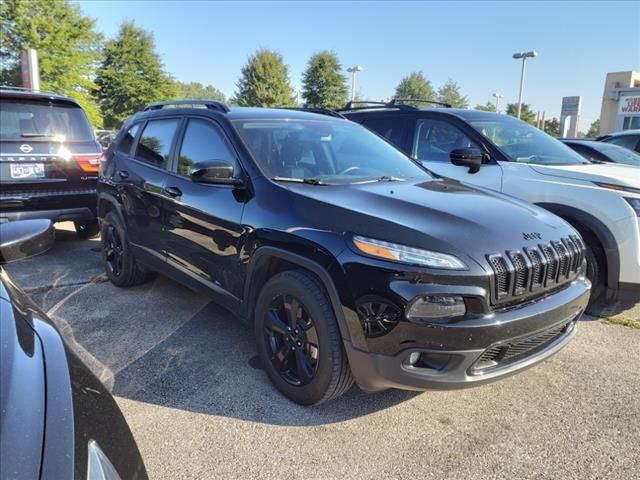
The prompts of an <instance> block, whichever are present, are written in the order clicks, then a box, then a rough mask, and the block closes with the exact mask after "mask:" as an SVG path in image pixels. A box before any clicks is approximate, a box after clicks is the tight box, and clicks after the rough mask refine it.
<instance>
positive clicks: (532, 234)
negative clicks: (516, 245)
mask: <svg viewBox="0 0 640 480" xmlns="http://www.w3.org/2000/svg"><path fill="white" fill-rule="evenodd" d="M522 238H524V239H525V240H542V235H540V234H539V233H538V232H529V233H524V232H522Z"/></svg>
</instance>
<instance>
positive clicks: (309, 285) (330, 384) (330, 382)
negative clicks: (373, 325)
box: [254, 270, 353, 405]
mask: <svg viewBox="0 0 640 480" xmlns="http://www.w3.org/2000/svg"><path fill="white" fill-rule="evenodd" d="M287 302H288V305H289V308H287V307H286V305H287ZM296 302H297V303H296ZM296 305H297V306H299V307H300V308H295V307H296ZM293 310H295V315H292V316H289V315H287V313H288V312H291V311H293ZM254 325H255V336H256V343H257V348H258V355H259V356H260V360H261V361H262V365H263V367H264V369H265V371H266V373H267V375H268V376H269V378H270V379H271V381H272V382H273V384H274V385H275V387H276V388H277V389H278V390H279V391H280V392H281V393H282V394H283V395H284V396H285V397H287V398H288V399H290V400H292V401H293V402H296V403H298V404H300V405H317V404H320V403H323V402H327V401H329V400H333V399H335V398H338V397H339V396H340V395H342V394H344V393H345V392H346V391H347V390H349V388H351V386H352V385H353V377H352V376H351V370H350V368H349V362H348V361H347V356H346V353H345V351H344V347H343V345H342V336H341V335H340V330H339V328H338V322H337V321H336V317H335V315H334V312H333V308H332V306H331V303H330V301H329V299H328V297H327V294H326V293H325V291H324V289H323V288H322V286H321V285H320V284H319V283H318V281H317V280H316V279H315V278H314V277H313V276H312V275H310V274H309V273H307V272H306V271H304V270H288V271H285V272H282V273H279V274H277V275H274V276H273V277H272V278H271V279H269V281H268V282H267V283H266V284H265V285H264V287H263V288H262V291H261V292H260V295H259V296H258V300H257V302H256V308H255V322H254ZM274 325H275V327H274ZM294 325H297V327H296V328H293V326H294ZM276 330H278V331H282V332H283V333H282V334H281V333H278V332H276ZM315 342H317V343H315ZM274 351H275V352H276V354H274ZM301 358H306V360H302V361H301V360H300V359H301ZM278 359H280V361H278ZM300 365H305V366H304V367H301V366H300ZM301 372H302V373H301Z"/></svg>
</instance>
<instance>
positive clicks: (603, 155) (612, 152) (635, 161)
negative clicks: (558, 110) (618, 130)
mask: <svg viewBox="0 0 640 480" xmlns="http://www.w3.org/2000/svg"><path fill="white" fill-rule="evenodd" d="M561 141H562V143H564V144H565V145H567V146H569V147H571V148H572V149H573V150H575V151H576V152H578V153H579V154H580V155H582V156H583V157H584V158H586V159H587V160H589V161H590V162H595V163H622V164H624V165H631V166H634V167H640V155H639V154H637V153H636V152H634V151H633V150H629V149H628V148H624V147H620V146H618V145H615V144H613V143H606V142H595V141H590V140H580V139H578V140H576V139H562V140H561Z"/></svg>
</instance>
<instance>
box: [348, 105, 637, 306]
mask: <svg viewBox="0 0 640 480" xmlns="http://www.w3.org/2000/svg"><path fill="white" fill-rule="evenodd" d="M343 114H344V115H345V116H347V117H348V118H349V119H351V120H353V121H356V122H358V123H361V124H363V125H364V126H366V127H368V128H370V129H372V130H373V131H375V132H377V133H379V134H381V135H383V136H385V137H386V138H387V139H389V140H390V141H391V142H392V143H394V144H396V146H398V147H399V148H400V149H402V150H404V151H405V152H406V153H408V154H409V155H411V156H412V157H414V158H415V159H417V160H419V161H421V162H422V163H423V164H424V165H425V166H426V167H428V168H429V169H430V170H431V171H433V172H435V173H437V174H439V175H442V176H445V177H450V178H454V179H457V180H460V181H463V182H466V183H469V184H473V185H476V186H481V187H486V188H489V189H493V190H498V191H500V192H502V193H506V194H509V195H513V196H514V197H517V198H520V199H523V200H526V201H528V202H531V203H535V204H537V205H540V206H543V207H544V208H546V209H548V210H550V211H552V212H553V213H555V214H557V215H558V216H560V217H562V218H564V219H565V220H567V221H568V222H569V223H571V224H572V225H573V226H574V227H575V228H576V229H577V230H578V231H579V232H580V233H581V235H582V237H583V239H584V241H585V243H586V245H587V247H588V248H587V263H588V276H589V279H590V280H591V281H592V283H593V289H592V302H591V303H590V306H591V308H592V311H594V307H595V306H596V305H602V303H603V302H606V303H612V302H615V301H617V300H618V299H620V300H631V301H640V168H638V167H633V166H625V165H619V164H594V163H590V162H588V161H586V160H585V159H584V158H582V157H581V156H580V155H579V154H577V153H576V152H574V151H573V150H571V149H570V148H569V147H567V146H566V145H564V144H562V143H561V142H559V141H558V140H556V139H554V138H552V137H550V136H549V135H547V134H545V133H543V132H542V131H540V130H539V129H537V128H534V127H532V126H530V125H528V124H527V123H525V122H522V121H520V120H517V119H515V118H513V117H509V116H506V115H499V114H496V113H490V112H481V111H474V110H458V109H451V108H434V109H417V108H415V107H410V106H408V105H398V104H394V103H392V104H388V105H386V106H380V105H376V106H372V107H364V108H362V107H359V108H357V109H351V110H350V111H349V110H348V111H344V112H343ZM528 233H529V232H523V235H525V234H528Z"/></svg>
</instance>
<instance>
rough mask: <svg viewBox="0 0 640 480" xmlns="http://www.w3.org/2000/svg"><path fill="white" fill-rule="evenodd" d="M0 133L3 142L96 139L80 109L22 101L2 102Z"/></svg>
mask: <svg viewBox="0 0 640 480" xmlns="http://www.w3.org/2000/svg"><path fill="white" fill-rule="evenodd" d="M0 132H2V139H3V140H19V141H24V140H25V139H29V141H38V140H48V139H49V140H50V139H51V138H56V139H59V140H67V141H78V142H83V141H91V140H93V131H92V130H91V125H89V121H88V120H87V117H86V116H85V114H84V112H83V111H82V109H81V108H80V107H77V106H74V105H69V104H66V103H53V104H51V103H48V102H46V103H45V102H43V101H32V100H22V99H20V100H13V99H12V100H5V99H2V100H1V101H0Z"/></svg>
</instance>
